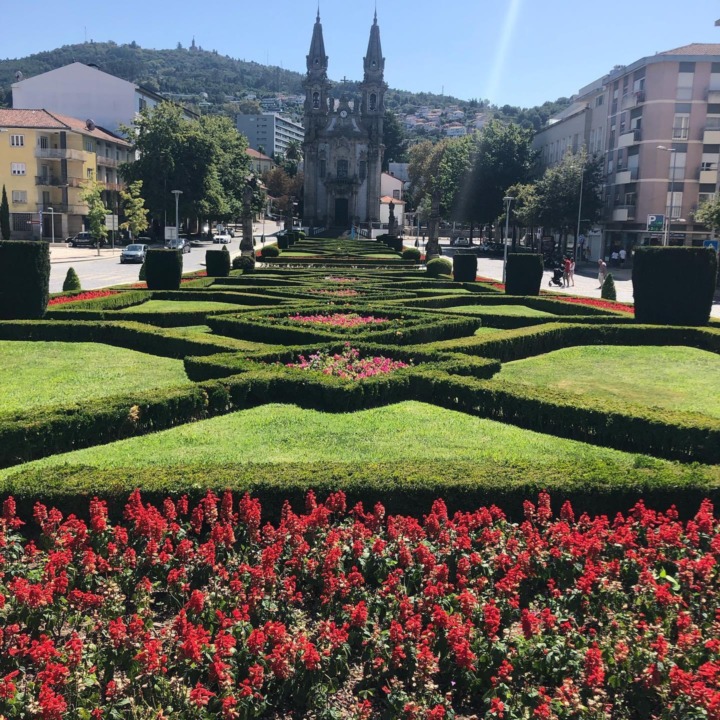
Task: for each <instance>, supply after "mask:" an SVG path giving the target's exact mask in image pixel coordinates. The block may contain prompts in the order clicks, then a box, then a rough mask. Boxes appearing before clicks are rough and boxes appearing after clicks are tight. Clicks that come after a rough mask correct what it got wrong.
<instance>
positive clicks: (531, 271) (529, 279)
mask: <svg viewBox="0 0 720 720" xmlns="http://www.w3.org/2000/svg"><path fill="white" fill-rule="evenodd" d="M542 276H543V257H542V255H539V254H537V253H509V254H508V256H507V266H506V268H505V294H506V295H539V294H540V285H541V283H542Z"/></svg>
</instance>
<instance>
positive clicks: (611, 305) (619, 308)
mask: <svg viewBox="0 0 720 720" xmlns="http://www.w3.org/2000/svg"><path fill="white" fill-rule="evenodd" d="M556 299H557V300H560V301H561V302H568V303H575V304H576V305H588V306H590V307H596V308H600V309H601V310H613V311H616V312H625V313H633V314H634V313H635V308H634V307H629V306H628V305H623V304H622V303H618V302H613V301H612V300H596V299H595V298H586V297H562V298H560V297H558V298H556Z"/></svg>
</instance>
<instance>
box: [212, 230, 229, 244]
mask: <svg viewBox="0 0 720 720" xmlns="http://www.w3.org/2000/svg"><path fill="white" fill-rule="evenodd" d="M213 242H214V243H215V244H216V245H217V244H218V243H222V244H223V245H229V244H230V243H231V242H232V238H231V237H230V236H229V235H228V234H227V233H222V234H220V235H213Z"/></svg>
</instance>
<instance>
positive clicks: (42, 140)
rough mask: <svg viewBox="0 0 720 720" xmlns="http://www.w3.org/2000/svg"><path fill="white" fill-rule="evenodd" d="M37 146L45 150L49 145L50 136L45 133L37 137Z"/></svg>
mask: <svg viewBox="0 0 720 720" xmlns="http://www.w3.org/2000/svg"><path fill="white" fill-rule="evenodd" d="M37 146H38V147H39V148H40V149H41V150H47V149H48V148H49V147H50V138H49V137H48V136H47V135H40V137H38V139H37Z"/></svg>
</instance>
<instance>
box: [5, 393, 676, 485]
mask: <svg viewBox="0 0 720 720" xmlns="http://www.w3.org/2000/svg"><path fill="white" fill-rule="evenodd" d="M424 460H428V461H448V462H450V461H460V462H461V461H471V462H474V463H479V464H485V465H488V464H489V465H491V466H492V467H495V466H497V468H498V470H499V469H500V468H502V467H503V466H512V465H513V464H515V463H519V464H524V465H528V464H530V465H532V466H533V467H535V468H540V467H546V468H552V467H553V466H555V465H557V464H558V463H571V464H572V465H573V466H575V467H577V468H579V469H580V470H581V469H582V468H583V467H586V466H590V465H597V463H601V464H602V465H603V466H604V467H611V468H616V470H617V473H624V472H628V471H630V469H631V468H633V467H636V466H637V456H635V455H631V454H629V453H624V452H619V451H616V450H610V449H607V448H602V447H594V446H591V445H586V444H584V443H580V442H575V441H572V440H564V439H560V438H554V437H551V436H549V435H542V434H540V433H536V432H531V431H529V430H522V429H519V428H516V427H513V426H510V425H503V424H502V423H497V422H493V421H490V420H483V419H480V418H475V417H472V416H469V415H465V414H463V413H459V412H456V411H452V410H445V409H442V408H438V407H434V406H432V405H427V404H424V403H419V402H403V403H398V404H396V405H391V406H387V407H383V408H376V409H373V410H365V411H362V412H357V413H348V414H332V413H322V412H317V411H313V410H301V409H299V408H297V407H296V406H292V405H265V406H262V407H258V408H254V409H251V410H245V411H241V412H236V413H232V414H230V415H224V416H222V417H217V418H213V419H211V420H205V421H202V422H197V423H191V424H189V425H183V426H180V427H177V428H173V429H171V430H166V431H163V432H158V433H155V434H152V435H146V436H143V437H138V438H131V439H128V440H122V441H119V442H116V443H112V444H109V445H103V446H99V447H94V448H87V449H84V450H78V451H75V452H72V453H67V454H64V455H56V456H54V457H51V458H46V459H44V460H39V461H36V462H34V463H29V464H28V465H26V466H17V467H14V468H8V469H6V470H2V471H0V477H6V476H7V475H8V474H15V473H17V472H21V473H22V472H23V469H26V468H30V467H31V466H32V467H39V466H44V467H48V466H58V465H65V464H72V465H76V464H82V465H88V466H93V467H102V468H113V467H114V468H118V467H128V468H133V467H134V468H140V467H149V466H169V465H175V466H178V465H184V466H195V467H209V466H213V465H222V464H227V463H231V464H247V463H253V464H254V463H270V464H283V463H318V462H319V463H330V462H340V463H383V462H394V463H398V462H400V463H402V462H403V461H407V462H409V463H415V462H418V461H424ZM643 462H645V460H643ZM647 462H651V463H657V464H658V466H660V465H662V466H663V467H665V466H670V465H672V463H667V462H665V461H657V460H649V459H648V461H647Z"/></svg>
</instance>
